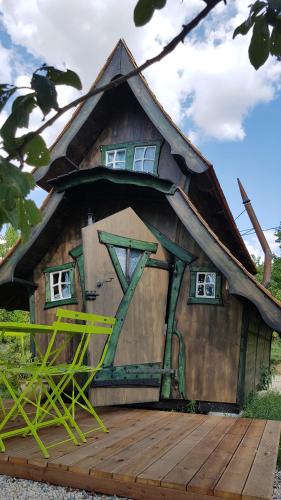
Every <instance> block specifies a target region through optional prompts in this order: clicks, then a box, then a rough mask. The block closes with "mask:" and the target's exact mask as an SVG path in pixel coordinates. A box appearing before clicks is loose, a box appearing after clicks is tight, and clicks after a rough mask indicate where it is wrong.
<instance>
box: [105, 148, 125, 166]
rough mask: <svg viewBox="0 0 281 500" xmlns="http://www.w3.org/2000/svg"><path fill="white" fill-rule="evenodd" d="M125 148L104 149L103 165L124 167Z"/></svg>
mask: <svg viewBox="0 0 281 500" xmlns="http://www.w3.org/2000/svg"><path fill="white" fill-rule="evenodd" d="M125 162H126V149H112V150H110V151H106V154H105V166H106V167H109V168H121V169H125V165H126V163H125Z"/></svg>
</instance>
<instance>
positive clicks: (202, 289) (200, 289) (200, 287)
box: [196, 285, 204, 296]
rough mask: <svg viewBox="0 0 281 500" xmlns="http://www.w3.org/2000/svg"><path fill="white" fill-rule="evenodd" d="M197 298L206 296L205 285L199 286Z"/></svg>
mask: <svg viewBox="0 0 281 500" xmlns="http://www.w3.org/2000/svg"><path fill="white" fill-rule="evenodd" d="M196 295H197V296H204V285H198V286H197V294H196Z"/></svg>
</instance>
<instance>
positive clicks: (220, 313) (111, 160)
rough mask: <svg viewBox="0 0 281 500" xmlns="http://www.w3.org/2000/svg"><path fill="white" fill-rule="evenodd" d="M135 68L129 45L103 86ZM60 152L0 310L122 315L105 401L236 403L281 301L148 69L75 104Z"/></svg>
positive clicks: (8, 264)
mask: <svg viewBox="0 0 281 500" xmlns="http://www.w3.org/2000/svg"><path fill="white" fill-rule="evenodd" d="M135 65H136V63H135V61H134V59H133V57H132V55H131V54H130V52H129V50H128V48H127V47H126V45H125V43H124V42H123V41H120V42H119V43H118V44H117V46H116V48H115V49H114V51H113V52H112V54H111V55H110V57H109V58H108V60H107V62H106V64H105V66H104V67H103V69H102V70H101V72H100V74H99V76H98V78H97V80H96V82H95V83H94V86H100V85H104V84H106V83H108V82H110V81H111V80H112V79H114V78H116V77H118V76H120V75H123V74H126V73H127V72H128V71H130V70H131V69H133V68H134V67H135ZM51 158H52V160H51V163H50V165H48V166H47V167H43V168H40V169H37V171H36V172H35V174H34V175H35V179H36V182H37V184H38V186H41V187H42V188H44V189H45V190H46V191H47V192H48V196H47V198H46V200H45V202H44V204H43V207H42V214H43V220H42V222H41V223H40V224H39V225H38V226H37V227H36V228H35V229H34V230H33V232H32V234H31V237H30V239H29V241H28V242H27V243H25V244H24V245H17V246H16V247H15V248H14V249H13V251H12V252H10V254H9V256H8V257H7V258H6V259H5V260H4V262H3V263H2V265H1V267H0V306H1V307H3V308H4V307H5V308H8V309H26V310H28V309H29V310H30V312H31V318H32V321H33V322H37V323H50V322H52V321H53V320H54V318H55V313H56V308H57V307H64V308H70V309H74V310H79V311H88V312H96V313H101V314H106V315H114V316H116V318H117V322H116V325H115V327H114V332H113V334H112V337H111V339H110V345H109V350H108V353H107V356H106V359H105V362H104V368H103V370H102V371H101V372H100V373H98V374H97V376H96V377H95V379H94V382H93V388H92V398H93V401H94V402H95V404H97V405H108V404H142V403H144V404H154V405H156V406H157V405H160V404H164V403H165V404H167V405H170V406H178V405H179V403H180V404H181V405H182V406H183V407H184V406H185V405H186V403H187V401H190V400H196V401H198V402H199V406H200V408H201V409H202V410H204V409H205V410H206V409H208V408H223V409H226V408H230V409H239V407H240V406H241V405H242V403H243V401H244V399H245V397H247V395H248V394H249V393H250V392H252V391H255V390H256V388H257V387H258V385H259V383H260V375H261V372H262V370H266V369H269V366H270V346H271V336H272V331H273V330H277V331H280V330H281V305H280V303H279V302H278V301H276V300H275V299H274V298H273V297H272V296H271V294H270V293H269V292H268V291H267V290H266V289H265V288H264V287H263V286H262V285H260V284H259V283H258V282H257V281H256V280H255V277H254V275H255V273H256V268H255V265H254V263H253V261H252V259H251V257H250V255H249V253H248V251H247V249H246V247H245V244H244V242H243V240H242V238H241V236H240V234H239V231H238V229H237V227H236V224H235V222H234V219H233V216H232V214H231V212H230V209H229V207H228V204H227V201H226V199H225V197H224V194H223V192H222V189H221V187H220V185H219V182H218V179H217V177H216V174H215V172H214V169H213V167H212V165H211V164H210V163H209V162H208V161H207V160H206V159H205V158H204V157H203V156H202V155H201V153H200V152H199V151H198V150H197V149H196V148H195V147H194V146H193V144H192V143H191V142H190V141H189V140H188V139H187V138H186V137H185V136H184V135H183V133H182V132H181V131H180V130H179V129H178V128H177V127H176V126H175V124H174V123H173V122H172V120H171V118H170V117H169V116H168V115H167V113H166V112H165V111H164V109H163V108H162V107H161V105H160V104H159V102H158V101H157V99H156V97H155V96H154V94H153V93H152V92H151V90H150V89H149V87H148V85H147V83H146V81H145V79H144V77H143V76H142V75H138V76H136V77H134V78H131V79H130V80H128V82H127V83H125V84H123V85H120V86H118V87H116V88H114V89H112V90H110V91H107V92H106V93H100V94H98V95H96V96H94V97H92V98H91V99H89V100H88V101H87V102H85V103H84V104H83V105H82V106H80V108H79V109H78V110H77V111H76V112H75V113H74V115H73V117H72V118H71V120H70V122H69V123H68V124H67V126H66V127H65V128H64V130H63V131H62V132H61V134H60V136H59V137H58V139H57V140H56V142H55V144H54V145H53V146H52V148H51ZM101 349H102V344H101V341H100V340H98V341H96V342H95V344H94V345H91V346H90V349H89V353H88V360H89V363H92V364H93V365H94V364H95V363H96V361H97V359H98V358H99V356H100V353H101Z"/></svg>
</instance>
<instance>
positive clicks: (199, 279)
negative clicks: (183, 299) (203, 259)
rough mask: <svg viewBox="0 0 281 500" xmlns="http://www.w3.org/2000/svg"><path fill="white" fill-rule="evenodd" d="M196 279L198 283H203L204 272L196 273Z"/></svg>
mask: <svg viewBox="0 0 281 500" xmlns="http://www.w3.org/2000/svg"><path fill="white" fill-rule="evenodd" d="M197 279H198V283H204V281H205V274H203V273H198V274H197Z"/></svg>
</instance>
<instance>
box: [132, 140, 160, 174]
mask: <svg viewBox="0 0 281 500" xmlns="http://www.w3.org/2000/svg"><path fill="white" fill-rule="evenodd" d="M155 155H156V146H137V147H135V154H134V163H133V170H135V171H136V172H148V173H150V174H153V173H154V163H155Z"/></svg>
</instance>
